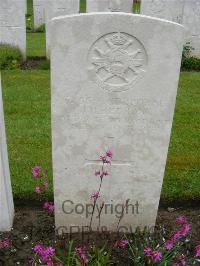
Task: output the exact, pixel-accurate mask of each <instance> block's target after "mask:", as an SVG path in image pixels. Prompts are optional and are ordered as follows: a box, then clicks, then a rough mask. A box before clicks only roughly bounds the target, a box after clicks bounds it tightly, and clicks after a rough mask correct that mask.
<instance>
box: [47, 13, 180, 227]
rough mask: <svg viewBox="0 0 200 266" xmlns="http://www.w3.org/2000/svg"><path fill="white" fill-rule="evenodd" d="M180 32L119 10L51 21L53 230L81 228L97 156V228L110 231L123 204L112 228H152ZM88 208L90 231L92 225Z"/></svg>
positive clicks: (170, 24) (166, 142) (92, 188)
mask: <svg viewBox="0 0 200 266" xmlns="http://www.w3.org/2000/svg"><path fill="white" fill-rule="evenodd" d="M183 35H184V27H183V26H181V25H179V24H176V23H173V22H169V21H165V20H160V19H156V18H151V17H146V16H140V15H133V14H128V13H90V14H82V15H74V16H65V17H58V18H54V19H53V21H52V28H51V36H52V38H51V45H52V46H51V49H52V50H51V81H52V143H53V169H54V170H53V176H54V200H55V219H56V227H57V228H58V229H61V227H62V226H64V227H63V229H64V231H68V232H69V230H70V228H71V230H72V227H73V228H74V229H75V231H76V229H77V227H78V229H79V230H80V231H81V230H83V228H82V226H88V225H89V222H90V216H91V215H89V216H88V218H86V216H87V213H86V208H87V206H88V205H87V204H92V200H91V198H90V195H91V194H92V192H94V191H97V190H98V187H99V182H100V178H99V176H94V174H93V173H94V171H95V170H98V169H99V168H100V167H101V161H100V160H98V158H99V155H100V154H101V153H103V152H105V151H106V150H107V149H111V150H112V151H113V154H114V157H113V161H112V165H111V170H110V174H109V175H108V176H106V177H104V180H103V184H102V188H101V194H100V198H99V201H98V204H99V205H100V203H102V202H105V204H109V206H110V207H108V208H107V210H105V208H104V209H103V213H102V215H101V225H102V226H106V228H107V230H111V231H115V230H117V224H118V222H119V212H120V210H121V209H122V205H123V204H125V202H126V200H128V199H129V203H128V204H129V207H130V208H129V210H128V213H125V214H124V217H123V218H122V219H121V221H120V226H124V230H125V231H126V230H127V231H131V230H134V229H135V228H136V226H141V227H144V226H154V225H155V220H156V215H157V209H158V204H159V200H160V191H161V187H162V182H163V175H164V170H165V163H166V158H167V152H168V145H169V140H170V132H171V127H172V121H173V113H174V107H175V102H176V93H177V86H178V80H179V71H180V63H181V54H182V47H183ZM131 204H132V207H131V206H130V205H131ZM99 205H98V206H99ZM106 206H107V205H106ZM111 206H113V207H111ZM133 206H134V207H135V208H134V211H133ZM88 211H90V213H91V206H90V208H89V209H88ZM96 211H97V209H95V216H94V217H95V218H94V222H93V230H97V227H98V222H99V220H98V219H97V218H96V217H97V212H96ZM105 212H107V213H106V214H105ZM121 212H122V211H121ZM133 212H134V214H133ZM67 213H68V214H67ZM116 216H117V217H118V218H117V217H116ZM75 226H77V227H76V228H75ZM78 229H77V230H78Z"/></svg>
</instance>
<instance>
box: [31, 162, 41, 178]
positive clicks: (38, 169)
mask: <svg viewBox="0 0 200 266" xmlns="http://www.w3.org/2000/svg"><path fill="white" fill-rule="evenodd" d="M39 171H40V166H38V165H36V166H33V167H32V172H33V177H38V176H39Z"/></svg>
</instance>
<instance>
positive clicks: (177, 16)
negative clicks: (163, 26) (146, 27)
mask: <svg viewBox="0 0 200 266" xmlns="http://www.w3.org/2000/svg"><path fill="white" fill-rule="evenodd" d="M189 1H190V0H189ZM184 2H185V0H141V9H140V13H141V14H142V15H148V16H152V17H158V18H162V19H167V20H171V21H174V22H177V23H182V20H183V9H184Z"/></svg>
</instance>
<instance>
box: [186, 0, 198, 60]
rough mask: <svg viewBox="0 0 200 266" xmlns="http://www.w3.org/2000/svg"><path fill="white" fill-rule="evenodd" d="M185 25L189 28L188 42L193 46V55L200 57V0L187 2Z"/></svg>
mask: <svg viewBox="0 0 200 266" xmlns="http://www.w3.org/2000/svg"><path fill="white" fill-rule="evenodd" d="M183 25H184V26H185V27H186V29H187V42H189V43H190V45H191V46H192V47H193V49H194V50H192V53H191V54H192V55H194V56H197V57H200V1H199V0H190V1H186V2H185V7H184V16H183Z"/></svg>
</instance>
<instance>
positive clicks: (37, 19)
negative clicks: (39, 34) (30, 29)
mask: <svg viewBox="0 0 200 266" xmlns="http://www.w3.org/2000/svg"><path fill="white" fill-rule="evenodd" d="M45 1H46V0H33V12H34V28H35V29H37V28H38V27H39V26H41V25H42V24H44V23H45Z"/></svg>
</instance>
